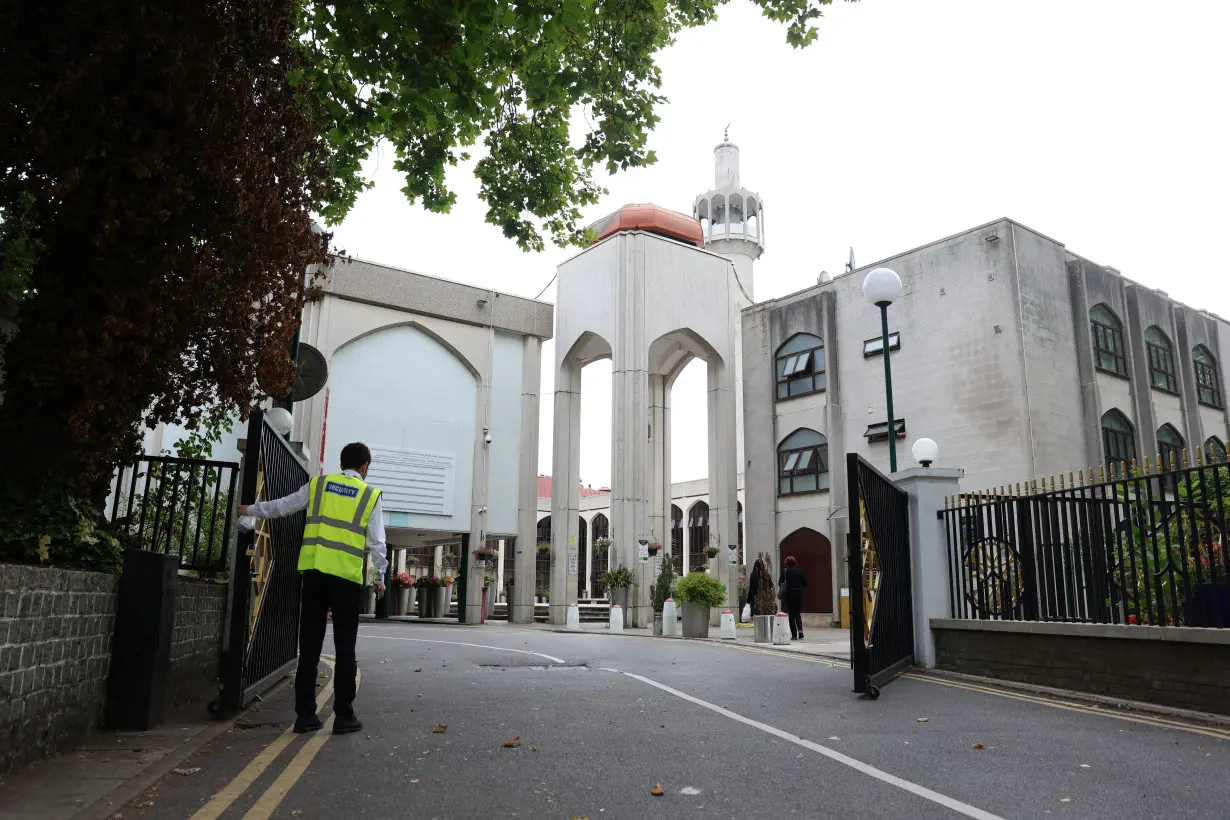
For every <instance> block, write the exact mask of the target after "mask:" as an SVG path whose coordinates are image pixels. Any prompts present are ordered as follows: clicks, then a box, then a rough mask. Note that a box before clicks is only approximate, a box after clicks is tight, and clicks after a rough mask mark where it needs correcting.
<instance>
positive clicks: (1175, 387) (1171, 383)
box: [1145, 325, 1179, 393]
mask: <svg viewBox="0 0 1230 820" xmlns="http://www.w3.org/2000/svg"><path fill="white" fill-rule="evenodd" d="M1145 351H1146V353H1148V357H1149V384H1150V385H1151V386H1152V387H1153V388H1154V389H1155V390H1162V391H1164V392H1166V393H1178V392H1179V379H1178V377H1177V376H1176V375H1175V369H1174V345H1172V344H1171V343H1170V337H1169V336H1167V335H1166V333H1165V331H1163V330H1162V329H1161V328H1160V327H1158V326H1157V325H1152V326H1150V327H1149V329H1148V330H1146V331H1145Z"/></svg>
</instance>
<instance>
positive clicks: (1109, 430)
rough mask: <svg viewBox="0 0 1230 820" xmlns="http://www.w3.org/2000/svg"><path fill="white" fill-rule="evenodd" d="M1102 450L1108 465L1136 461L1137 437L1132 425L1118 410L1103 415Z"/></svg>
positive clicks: (1108, 411) (1112, 465)
mask: <svg viewBox="0 0 1230 820" xmlns="http://www.w3.org/2000/svg"><path fill="white" fill-rule="evenodd" d="M1102 450H1103V452H1104V453H1105V455H1106V463H1107V464H1108V465H1110V466H1111V467H1114V465H1115V464H1119V463H1123V462H1128V461H1135V460H1136V436H1135V435H1134V433H1133V430H1132V423H1131V422H1130V421H1128V420H1127V416H1125V415H1123V414H1122V413H1120V412H1119V411H1118V410H1107V411H1106V412H1105V413H1103V414H1102Z"/></svg>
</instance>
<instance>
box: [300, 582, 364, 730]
mask: <svg viewBox="0 0 1230 820" xmlns="http://www.w3.org/2000/svg"><path fill="white" fill-rule="evenodd" d="M362 599H363V587H362V586H360V585H359V584H356V583H355V582H354V581H347V580H346V579H344V578H338V577H337V576H336V575H329V574H327V573H324V572H318V571H317V570H314V569H311V570H308V571H307V572H305V573H303V599H302V603H301V604H300V609H299V669H298V671H297V672H296V673H295V714H297V715H300V716H302V717H306V716H308V715H314V714H316V676H317V667H318V666H319V665H320V649H321V647H322V646H324V643H325V627H326V626H327V625H328V618H329V611H330V610H332V611H333V646H334V649H335V651H336V654H337V662H336V664H335V666H334V669H333V681H334V683H333V689H334V696H333V697H334V701H333V711H334V712H335V713H336V714H338V715H341V716H343V717H350V716H352V715H353V714H354V695H355V674H356V672H357V666H356V664H355V656H354V645H355V641H356V640H357V639H358V637H359V604H360V602H361V601H362Z"/></svg>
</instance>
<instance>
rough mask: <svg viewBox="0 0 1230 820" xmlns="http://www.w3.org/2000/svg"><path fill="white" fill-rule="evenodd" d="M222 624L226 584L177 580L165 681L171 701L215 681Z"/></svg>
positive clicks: (224, 610) (224, 619)
mask: <svg viewBox="0 0 1230 820" xmlns="http://www.w3.org/2000/svg"><path fill="white" fill-rule="evenodd" d="M225 622H226V584H207V583H203V582H201V581H186V580H184V579H183V578H181V579H180V580H179V584H178V585H177V587H176V591H175V631H174V632H173V633H172V635H171V678H170V680H169V681H168V682H167V694H168V697H170V698H171V699H172V700H174V699H177V698H182V697H185V696H188V695H192V694H194V693H197V692H199V691H200V690H201V689H202V688H206V687H209V686H212V685H214V684H215V683H216V682H217V679H218V655H219V652H220V651H221V648H222V630H223V627H224V625H225Z"/></svg>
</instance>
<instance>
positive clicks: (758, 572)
mask: <svg viewBox="0 0 1230 820" xmlns="http://www.w3.org/2000/svg"><path fill="white" fill-rule="evenodd" d="M772 584H773V576H772V575H770V574H769V570H768V567H767V566H766V564H765V556H764V553H761V554H760V557H759V558H757V559H756V563H755V564H754V565H752V574H751V576H750V577H749V578H748V580H747V601H746V603H747V604H748V606H750V607H751V608H752V615H776V614H777V612H776V610H777V606H776V601H777V596H776V595H774V596H772V597H771V598H770V599H769V600H771V601H773V606H772V607H771V611H769V612H761V610H762V609H764V604H763V603H762V600H763V598H764V596H762V595H760V592H761V589H762V587H764V586H766V585H769V586H770V588H771V586H772Z"/></svg>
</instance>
